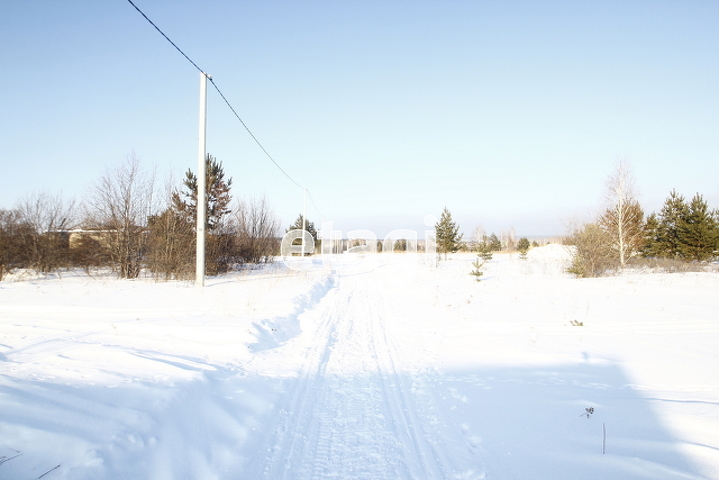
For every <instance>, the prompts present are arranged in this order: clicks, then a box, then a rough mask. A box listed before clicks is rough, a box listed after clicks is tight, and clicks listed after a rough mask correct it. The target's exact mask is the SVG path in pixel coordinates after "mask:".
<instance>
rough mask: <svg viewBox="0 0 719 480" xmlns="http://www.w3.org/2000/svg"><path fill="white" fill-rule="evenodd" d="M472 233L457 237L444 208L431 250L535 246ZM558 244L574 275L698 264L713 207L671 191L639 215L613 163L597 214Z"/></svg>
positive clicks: (718, 225)
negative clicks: (568, 251) (570, 251)
mask: <svg viewBox="0 0 719 480" xmlns="http://www.w3.org/2000/svg"><path fill="white" fill-rule="evenodd" d="M473 237H474V238H473V240H472V242H470V243H466V242H464V241H463V236H462V234H460V233H459V226H458V225H457V224H456V222H454V220H453V219H452V214H451V213H450V212H449V210H448V209H447V208H446V207H445V208H444V210H443V211H442V215H441V217H440V219H439V221H438V222H437V223H436V225H435V238H436V242H437V251H438V253H439V254H444V256H445V258H446V255H447V253H451V252H456V251H459V250H472V251H477V252H479V254H480V256H482V258H483V259H484V260H485V261H486V260H487V259H488V258H491V255H490V254H491V252H496V251H500V250H502V249H506V250H510V251H514V250H517V251H519V252H520V253H521V254H522V256H523V258H524V256H525V255H526V252H527V251H528V250H529V249H530V248H531V247H532V246H536V242H535V243H534V244H530V243H529V240H528V239H527V238H526V237H523V238H520V239H519V241H515V240H514V235H513V233H512V231H511V230H510V233H509V234H507V235H506V239H505V240H504V241H502V240H500V239H499V238H498V237H497V236H496V235H495V234H491V235H490V236H487V235H486V234H485V233H484V231H483V230H482V229H481V227H477V228H476V229H475V232H474V235H473ZM564 243H565V244H567V245H571V246H574V256H573V260H572V263H571V265H570V267H569V269H568V271H569V273H573V274H575V275H577V276H579V277H597V276H601V275H604V274H606V273H608V272H612V271H618V270H619V269H622V268H625V267H626V266H627V265H630V264H644V265H650V266H651V265H656V266H659V267H662V266H663V267H664V268H670V269H671V268H678V265H681V266H686V265H687V264H693V265H702V264H703V263H706V262H710V261H713V260H716V259H718V258H719V209H711V208H710V207H709V205H708V204H707V202H706V200H704V198H703V196H702V195H701V194H699V193H697V194H695V195H694V197H692V199H691V200H689V201H687V200H686V199H685V198H684V196H683V195H681V194H679V193H677V192H676V191H675V190H672V191H671V192H670V193H669V196H668V197H667V199H666V201H665V202H664V206H663V207H662V209H661V210H660V211H659V212H658V213H657V212H655V213H652V214H650V215H649V216H647V217H645V214H644V210H643V209H642V206H641V205H640V203H639V201H638V200H637V193H636V188H635V186H634V178H633V176H632V173H631V171H630V169H629V165H628V164H627V163H626V162H619V163H618V165H617V168H616V171H615V172H614V173H613V174H612V175H610V176H609V178H608V179H607V183H606V187H605V195H604V201H603V208H602V209H601V213H600V214H599V215H598V216H597V217H596V218H594V219H593V220H591V221H589V222H585V223H582V224H579V225H576V226H574V227H573V228H571V231H570V233H569V235H568V236H567V237H566V238H565V239H564ZM652 262H653V263H652ZM475 267H476V273H473V274H474V275H477V276H479V275H480V274H481V273H480V271H479V266H477V265H475Z"/></svg>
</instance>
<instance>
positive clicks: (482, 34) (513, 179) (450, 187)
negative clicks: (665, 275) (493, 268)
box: [0, 0, 719, 236]
mask: <svg viewBox="0 0 719 480" xmlns="http://www.w3.org/2000/svg"><path fill="white" fill-rule="evenodd" d="M135 3H136V4H137V5H138V6H139V7H140V8H141V9H143V10H144V12H145V13H146V14H147V15H148V16H149V17H150V18H151V19H152V20H153V21H154V22H155V23H156V24H157V25H158V26H159V27H160V28H161V29H163V30H164V32H165V33H166V34H167V35H168V36H170V38H172V39H173V41H175V43H176V44H177V45H178V46H179V47H180V48H182V49H183V50H184V51H185V53H187V54H188V55H189V56H190V57H191V58H192V59H193V60H194V61H195V62H197V63H198V64H199V66H200V67H202V68H203V69H205V70H206V71H207V72H208V73H210V74H211V75H212V76H213V78H214V79H215V82H216V83H217V85H218V86H219V87H220V89H221V90H222V91H223V93H224V94H225V95H226V96H227V98H228V99H229V101H230V102H231V103H232V104H233V106H234V107H235V108H236V110H237V111H238V113H239V114H240V116H241V117H242V118H243V120H244V121H245V123H246V124H247V125H248V126H249V127H250V129H251V130H252V131H253V133H254V134H255V135H256V136H257V138H258V139H259V140H260V141H261V142H262V144H263V145H264V146H265V148H266V149H267V150H268V151H269V152H270V153H271V154H272V156H273V157H274V158H275V160H276V161H277V162H278V163H280V165H281V166H282V167H283V168H284V169H285V170H286V171H287V172H288V173H289V174H290V175H291V176H292V177H293V178H294V179H295V180H296V181H297V182H299V183H300V184H302V185H305V186H307V188H308V189H309V190H310V192H311V194H312V197H313V198H314V200H315V203H316V205H317V207H318V208H319V210H320V212H321V214H322V215H324V216H325V217H326V219H327V220H333V221H334V223H335V228H338V229H341V230H343V232H346V231H347V230H350V229H354V228H357V229H359V228H364V229H370V230H375V231H376V232H377V234H378V235H380V236H381V235H384V233H386V232H387V231H388V230H391V229H393V228H410V229H416V230H420V231H423V230H424V229H425V226H424V224H423V219H424V216H425V215H427V214H433V215H436V216H439V214H440V212H441V210H442V208H443V207H445V206H446V207H448V208H449V209H450V211H451V212H452V213H453V216H454V218H455V220H457V221H458V223H459V224H460V225H461V227H462V230H463V231H464V232H465V233H466V235H467V236H469V235H471V233H472V230H473V229H474V228H475V226H476V225H478V224H481V225H483V226H484V228H485V229H486V230H488V231H494V232H497V233H500V231H502V230H507V229H509V228H510V227H513V228H514V229H515V231H516V232H517V233H518V234H519V235H542V234H544V235H552V234H561V233H563V232H564V230H565V228H564V224H565V223H566V222H567V221H569V220H570V219H571V218H572V217H573V216H575V215H582V214H586V213H587V212H588V211H591V209H592V208H594V207H596V206H597V205H598V204H599V202H600V200H601V196H602V191H603V187H604V182H605V179H606V177H607V176H608V175H609V174H611V173H612V171H613V169H614V166H615V164H616V162H617V160H618V159H619V158H623V159H626V160H628V161H629V162H630V164H631V166H632V170H633V173H634V175H635V177H636V180H637V187H638V189H639V192H640V199H641V201H642V204H643V206H644V207H645V210H647V211H648V212H651V211H653V210H657V209H659V208H660V207H661V204H662V202H663V201H664V199H665V198H666V197H667V195H668V193H669V192H670V191H671V190H672V189H676V190H677V191H679V192H680V193H683V194H684V195H685V196H686V197H691V196H692V195H693V194H694V193H695V192H700V193H702V194H703V195H704V197H705V198H706V199H707V200H708V201H709V203H710V206H712V207H719V161H718V160H719V158H718V153H719V88H718V87H719V28H718V27H717V26H718V25H719V3H718V2H707V1H696V2H695V1H676V2H663V1H651V2H626V1H618V2H611V1H602V2H576V1H567V2H504V1H503V2H499V1H498V2H482V1H443V2H440V1H433V2H428V1H334V2H329V1H314V2H304V1H273V0H268V1H199V0H198V1H184V0H182V1H172V2H170V1H157V0H136V2H135ZM0 64H2V67H3V68H2V71H3V74H2V75H0V101H1V103H0V162H1V165H2V171H1V175H0V208H11V207H13V206H15V204H16V203H17V202H18V201H19V200H21V199H22V198H23V197H24V196H26V195H28V194H30V193H32V192H36V191H48V192H51V193H57V192H60V191H61V192H62V193H63V194H64V195H65V196H66V197H76V198H82V196H83V194H84V193H85V192H87V190H88V188H89V187H90V186H91V185H92V184H93V182H95V181H97V179H98V178H99V177H100V176H101V175H102V174H103V172H104V171H105V170H106V169H107V168H111V167H113V166H115V165H117V164H118V163H119V162H122V161H123V160H124V159H125V158H126V157H127V156H128V155H130V154H132V153H133V152H134V153H135V154H136V155H137V156H138V157H139V158H140V159H141V160H142V162H143V163H144V164H145V165H146V166H147V167H148V168H152V167H156V168H157V169H158V172H159V174H160V178H161V179H162V180H161V181H163V182H164V179H165V178H166V177H168V176H170V175H173V176H174V177H175V178H176V179H178V181H179V179H180V178H181V177H182V175H183V174H184V171H185V170H187V168H188V167H192V168H193V169H194V168H195V165H196V163H197V130H198V95H199V92H198V91H199V73H198V72H197V71H196V70H195V69H194V67H192V65H190V64H189V63H188V62H187V61H186V60H185V59H184V58H183V57H182V56H181V55H180V54H179V53H178V52H177V51H176V50H175V49H174V48H173V47H172V46H171V45H170V44H169V43H167V41H166V40H165V39H164V38H162V37H161V36H160V35H159V34H158V33H157V32H156V31H155V30H154V28H152V26H151V25H149V24H148V23H147V22H146V21H145V19H144V18H142V17H141V16H140V15H139V14H138V13H137V11H136V10H135V9H134V8H133V7H132V6H131V5H130V4H129V3H128V2H127V1H126V0H106V1H102V2H100V1H92V0H85V1H78V0H64V1H60V0H54V1H51V0H24V1H12V0H0ZM207 147H208V152H209V153H211V154H213V155H215V156H216V157H217V158H218V159H219V160H221V161H222V162H223V164H224V166H225V170H226V172H227V174H228V175H230V176H232V177H233V178H234V194H235V195H236V196H244V197H257V196H261V195H263V194H264V195H266V196H267V199H268V200H269V202H270V204H271V205H272V206H273V208H274V210H275V211H276V213H277V214H278V216H279V217H280V218H281V219H282V223H283V226H287V225H289V224H290V223H291V222H292V221H293V220H294V219H295V218H296V216H297V215H298V214H299V213H300V211H301V209H302V191H301V190H300V189H299V188H297V187H296V186H295V185H294V184H293V183H292V182H290V181H289V180H287V179H286V178H285V177H284V176H283V175H282V173H280V172H279V171H278V170H277V169H276V168H275V166H274V165H273V164H272V163H271V162H270V161H269V160H268V159H267V158H266V157H265V156H264V154H263V153H262V151H261V150H260V149H259V148H258V147H257V146H256V145H255V144H254V143H253V141H252V139H251V138H250V137H249V136H248V135H247V133H246V132H245V131H244V130H243V129H242V127H241V126H240V125H239V123H238V122H237V121H236V120H235V119H234V117H233V116H232V114H231V112H230V111H229V110H228V109H227V107H226V106H225V105H224V103H223V102H222V100H221V99H220V98H219V96H218V95H217V93H216V92H215V91H214V89H212V88H210V90H209V106H208V142H207ZM308 217H309V218H310V220H313V221H315V222H316V223H317V224H319V223H320V222H321V217H320V215H319V214H318V213H317V212H315V211H314V209H313V208H311V207H310V208H309V210H308Z"/></svg>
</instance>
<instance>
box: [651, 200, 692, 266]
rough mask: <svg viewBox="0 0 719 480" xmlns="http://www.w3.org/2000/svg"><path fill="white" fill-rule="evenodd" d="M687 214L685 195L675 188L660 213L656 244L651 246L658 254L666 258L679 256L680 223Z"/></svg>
mask: <svg viewBox="0 0 719 480" xmlns="http://www.w3.org/2000/svg"><path fill="white" fill-rule="evenodd" d="M686 214H687V204H686V202H685V201H684V197H683V196H682V195H679V194H678V193H677V192H676V191H675V190H672V192H671V193H670V194H669V197H667V199H666V200H665V202H664V206H663V207H662V210H661V212H660V213H659V223H658V225H657V230H656V240H655V244H654V245H653V246H652V247H651V248H652V250H653V251H655V252H656V254H657V256H659V257H664V258H678V257H680V256H681V251H680V249H679V224H680V223H681V221H682V218H684V217H685V216H686Z"/></svg>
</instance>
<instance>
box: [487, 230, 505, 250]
mask: <svg viewBox="0 0 719 480" xmlns="http://www.w3.org/2000/svg"><path fill="white" fill-rule="evenodd" d="M488 242H489V251H490V252H499V251H501V250H502V242H501V241H500V240H499V238H498V237H497V235H496V234H494V233H493V234H491V235H490V236H489V241H488Z"/></svg>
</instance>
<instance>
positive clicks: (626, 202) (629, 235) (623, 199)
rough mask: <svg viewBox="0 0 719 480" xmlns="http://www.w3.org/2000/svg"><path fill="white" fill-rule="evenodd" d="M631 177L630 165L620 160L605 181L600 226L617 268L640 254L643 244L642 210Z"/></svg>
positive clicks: (632, 177)
mask: <svg viewBox="0 0 719 480" xmlns="http://www.w3.org/2000/svg"><path fill="white" fill-rule="evenodd" d="M636 197H637V193H636V187H635V184H634V176H633V175H632V173H631V170H630V168H629V164H628V163H627V162H626V161H624V160H620V161H619V162H618V163H617V167H616V170H615V172H614V173H613V174H612V175H611V176H610V177H609V178H608V179H607V184H606V191H605V199H604V201H605V205H606V207H605V209H604V213H603V214H602V215H601V217H600V219H599V224H600V225H601V227H602V228H603V229H604V230H605V231H606V232H607V235H608V238H609V239H610V241H611V247H612V250H613V252H614V253H615V255H616V256H617V260H618V261H619V265H620V266H621V267H624V265H626V262H627V260H629V259H630V258H631V257H632V256H634V255H635V254H636V253H637V252H639V250H640V248H641V246H642V242H643V236H644V231H643V223H644V211H643V210H642V207H641V206H640V205H639V202H638V201H637V198H636Z"/></svg>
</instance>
